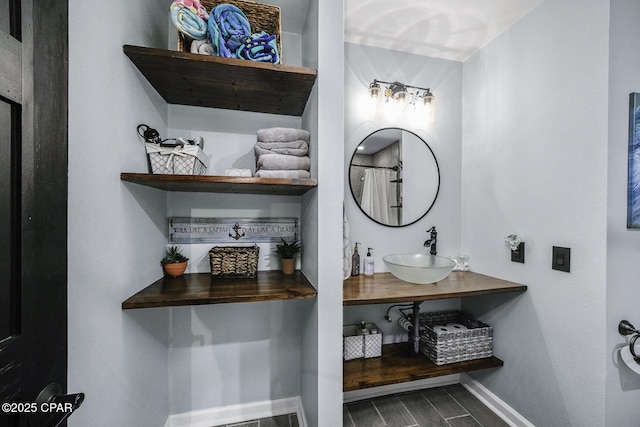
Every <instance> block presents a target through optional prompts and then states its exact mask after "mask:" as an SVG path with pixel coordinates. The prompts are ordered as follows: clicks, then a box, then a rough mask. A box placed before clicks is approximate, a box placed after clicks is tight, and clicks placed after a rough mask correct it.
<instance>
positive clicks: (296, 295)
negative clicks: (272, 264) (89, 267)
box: [122, 270, 317, 309]
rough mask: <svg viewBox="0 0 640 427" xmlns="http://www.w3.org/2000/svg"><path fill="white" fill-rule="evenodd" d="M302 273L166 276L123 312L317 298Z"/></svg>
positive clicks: (129, 301) (125, 304)
mask: <svg viewBox="0 0 640 427" xmlns="http://www.w3.org/2000/svg"><path fill="white" fill-rule="evenodd" d="M316 295H317V292H316V289H315V288H314V287H313V286H312V285H311V283H309V280H307V278H306V277H305V276H304V274H302V273H301V272H300V271H296V272H295V273H294V274H290V275H289V274H282V272H280V271H275V270H274V271H259V272H258V277H256V278H255V279H218V278H214V277H213V276H212V275H211V273H193V274H185V275H183V276H180V277H169V276H165V277H163V278H162V279H160V280H157V281H155V282H154V283H152V284H151V285H149V286H147V287H146V288H144V289H143V290H141V291H140V292H138V293H137V294H135V295H133V296H131V297H129V298H127V299H126V300H125V301H124V302H123V303H122V308H123V309H132V308H150V307H175V306H184V305H202V304H226V303H235V302H258V301H275V300H288V299H306V298H315V296H316Z"/></svg>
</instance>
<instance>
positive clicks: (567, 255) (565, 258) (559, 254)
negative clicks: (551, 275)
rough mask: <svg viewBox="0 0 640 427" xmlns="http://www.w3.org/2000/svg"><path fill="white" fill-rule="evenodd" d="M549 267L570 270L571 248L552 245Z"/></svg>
mask: <svg viewBox="0 0 640 427" xmlns="http://www.w3.org/2000/svg"><path fill="white" fill-rule="evenodd" d="M551 268H552V269H554V270H558V271H566V272H567V273H569V272H571V248H563V247H560V246H554V247H553V258H552V260H551Z"/></svg>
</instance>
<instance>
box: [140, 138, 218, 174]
mask: <svg viewBox="0 0 640 427" xmlns="http://www.w3.org/2000/svg"><path fill="white" fill-rule="evenodd" d="M145 147H146V150H147V157H148V159H149V170H150V172H151V173H155V174H171V175H204V174H205V173H207V165H208V164H209V161H210V159H209V156H207V155H206V154H205V153H204V151H202V150H201V149H200V147H198V146H197V145H185V146H184V147H161V146H160V145H158V144H149V143H146V144H145Z"/></svg>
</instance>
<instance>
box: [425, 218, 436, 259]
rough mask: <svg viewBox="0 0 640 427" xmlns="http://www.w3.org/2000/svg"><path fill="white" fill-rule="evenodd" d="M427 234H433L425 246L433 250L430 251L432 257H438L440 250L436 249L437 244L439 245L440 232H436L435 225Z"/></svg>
mask: <svg viewBox="0 0 640 427" xmlns="http://www.w3.org/2000/svg"><path fill="white" fill-rule="evenodd" d="M427 233H431V234H430V235H429V240H427V241H426V242H424V246H425V247H427V248H428V247H430V248H431V250H430V251H429V253H430V254H431V255H437V253H438V250H437V248H436V244H437V243H438V232H437V231H436V226H435V225H434V226H433V227H431V228H430V229H428V230H427Z"/></svg>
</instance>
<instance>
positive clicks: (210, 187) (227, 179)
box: [120, 173, 318, 196]
mask: <svg viewBox="0 0 640 427" xmlns="http://www.w3.org/2000/svg"><path fill="white" fill-rule="evenodd" d="M120 179H121V180H123V181H127V182H133V183H135V184H140V185H146V186H148V187H153V188H159V189H161V190H165V191H193V192H204V193H243V194H282V195H294V196H299V195H301V194H304V193H306V192H307V191H309V190H311V189H313V188H315V187H316V186H317V185H318V182H317V181H316V180H315V179H289V178H259V177H244V176H208V175H160V174H149V173H121V174H120Z"/></svg>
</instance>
